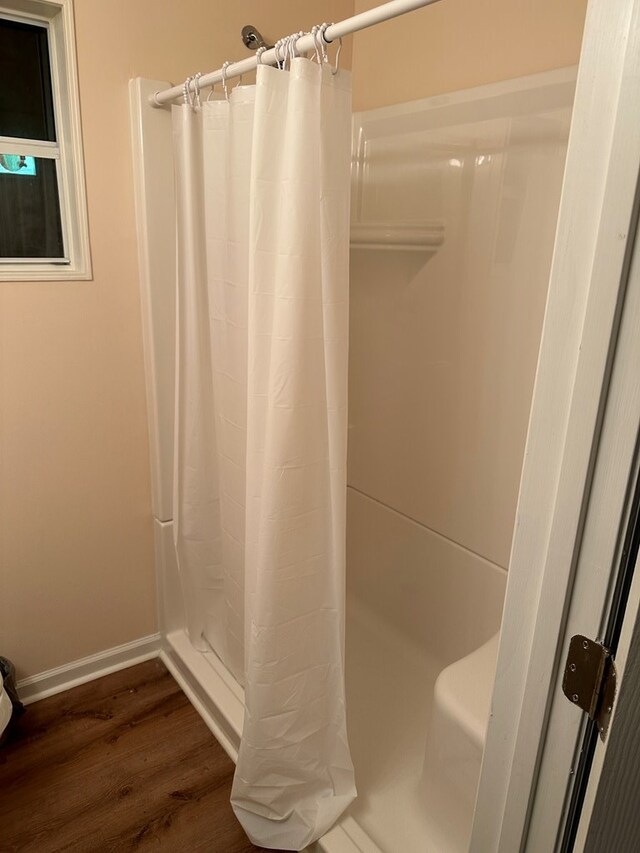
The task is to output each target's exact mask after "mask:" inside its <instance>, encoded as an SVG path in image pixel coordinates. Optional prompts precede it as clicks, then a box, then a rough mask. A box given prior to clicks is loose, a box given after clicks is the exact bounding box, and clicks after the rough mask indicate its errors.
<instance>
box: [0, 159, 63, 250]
mask: <svg viewBox="0 0 640 853" xmlns="http://www.w3.org/2000/svg"><path fill="white" fill-rule="evenodd" d="M63 257H64V245H63V242H62V223H61V220H60V204H59V201H58V180H57V177H56V161H55V160H46V159H43V158H40V157H20V156H18V155H15V154H0V258H63Z"/></svg>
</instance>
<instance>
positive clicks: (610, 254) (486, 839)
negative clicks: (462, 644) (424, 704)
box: [469, 0, 640, 853]
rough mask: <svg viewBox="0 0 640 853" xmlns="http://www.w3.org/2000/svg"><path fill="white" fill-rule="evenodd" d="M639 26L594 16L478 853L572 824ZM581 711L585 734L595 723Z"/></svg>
mask: <svg viewBox="0 0 640 853" xmlns="http://www.w3.org/2000/svg"><path fill="white" fill-rule="evenodd" d="M639 19H640V0H630V2H629V3H617V4H616V3H613V4H612V3H609V2H607V0H590V2H589V5H588V9H587V19H586V24H585V34H584V40H583V46H582V56H581V59H580V65H579V70H578V82H577V87H576V97H575V103H574V111H573V118H572V124H571V133H570V137H569V147H568V152H567V161H566V170H565V178H564V184H563V190H562V199H561V204H560V213H559V218H558V228H557V236H556V245H555V250H554V259H553V263H552V268H551V277H550V283H549V295H548V301H547V310H546V313H545V320H544V328H543V335H542V345H541V350H540V357H539V362H538V372H537V376H536V384H535V389H534V396H533V405H532V410H531V419H530V423H529V434H528V438H527V445H526V450H525V459H524V468H523V474H522V481H521V486H520V495H519V502H518V511H517V514H516V526H515V533H514V540H513V545H512V551H511V561H510V567H509V580H508V585H507V594H506V601H505V610H504V616H503V623H502V630H501V636H500V650H499V653H498V665H497V671H496V681H495V686H494V692H493V700H492V712H491V718H490V721H489V727H488V731H487V742H486V747H485V753H484V758H483V766H482V772H481V777H480V785H479V790H478V798H477V801H476V812H475V822H474V829H473V835H472V839H471V844H470V848H469V849H470V853H496V851H497V853H512V851H515V850H524V849H526V850H531V851H532V853H537V851H539V850H544V851H545V853H546V851H547V850H549V851H550V850H551V849H552V846H549V842H546V843H544V844H542V845H540V844H538V845H537V846H536V839H538V838H540V835H539V833H541V832H543V833H544V834H545V835H546V836H549V835H552V836H556V835H557V833H558V832H559V831H560V830H561V827H562V820H563V818H562V816H561V815H558V812H559V811H560V810H561V806H562V804H563V803H564V801H565V796H566V793H567V788H568V785H569V783H570V779H571V771H572V767H571V761H572V754H573V753H572V750H573V746H574V745H575V743H576V739H577V738H576V737H575V736H574V733H572V732H571V731H569V730H568V729H567V730H566V735H567V740H566V742H567V743H569V746H570V749H569V750H568V752H569V755H568V757H567V756H563V755H561V754H559V753H558V752H557V751H555V752H553V751H552V752H551V753H550V755H551V759H552V763H553V774H552V775H553V779H554V783H553V785H550V784H546V785H545V784H541V788H540V791H538V792H537V793H538V794H542V795H544V796H539V797H538V803H537V804H536V807H535V808H534V809H531V806H532V805H534V801H533V798H534V794H536V785H537V782H538V777H539V771H540V768H541V764H540V760H541V759H542V758H543V751H542V748H543V747H544V745H545V740H546V739H547V738H548V736H549V719H550V717H549V711H550V710H551V706H552V703H553V699H554V697H556V696H558V691H557V684H556V680H557V679H556V676H557V672H558V667H559V664H560V663H561V652H562V650H563V648H564V634H565V631H566V628H567V613H568V611H569V607H571V609H572V610H573V611H574V613H575V612H576V610H577V608H579V607H582V606H584V605H587V607H589V606H591V605H592V604H595V605H602V604H603V601H602V598H600V601H598V593H597V591H596V589H595V587H594V586H593V584H592V583H589V582H588V581H589V580H593V579H594V578H596V577H597V574H598V562H597V561H594V560H593V559H592V560H590V561H587V560H585V559H583V557H584V556H585V555H584V554H583V553H582V549H583V547H584V545H585V542H587V539H588V538H589V537H590V536H591V533H592V531H591V530H590V529H589V526H590V524H591V519H590V517H589V513H588V512H587V509H588V504H589V496H590V494H592V489H593V485H594V482H595V480H594V470H595V469H596V467H597V463H598V458H599V456H598V454H599V453H601V452H602V447H600V446H599V443H600V441H601V437H602V436H601V431H602V416H603V413H605V411H606V409H605V404H606V403H607V392H608V389H609V383H610V379H611V376H610V370H611V356H612V353H613V347H614V345H615V342H616V340H617V339H618V332H619V324H620V314H621V313H624V311H626V310H628V306H623V305H622V298H623V296H624V292H625V287H626V261H627V252H628V248H629V246H630V243H629V232H630V227H631V225H632V222H633V214H634V205H635V203H636V199H635V189H636V184H637V177H638V168H639V164H640V121H639V116H638V110H637V99H638V91H637V89H638V79H639V73H640V52H639V51H638V44H637V39H638V27H637V22H638V20H639ZM622 322H623V324H624V316H623V320H622ZM592 496H593V495H592ZM618 521H619V519H617V520H615V522H616V524H617V522H618ZM577 569H579V574H580V575H582V577H584V578H585V580H586V581H587V588H588V590H589V592H588V595H587V596H583V600H582V601H580V600H579V599H580V597H579V596H578V595H574V591H575V590H576V589H577V587H576V586H575V580H576V577H577V574H576V570H577ZM607 570H608V571H609V570H610V566H609V567H607ZM572 596H573V597H572ZM581 624H582V630H581V631H580V633H586V634H588V635H590V636H597V632H598V625H597V624H596V625H595V626H594V629H593V631H592V630H591V627H590V622H589V621H588V620H586V619H585V620H581ZM568 709H569V712H571V714H573V712H574V711H575V710H576V709H575V708H573V707H572V706H568ZM568 716H569V714H568V713H565V714H563V717H568ZM573 716H574V719H573V721H572V723H571V727H572V728H573V729H574V730H575V733H577V729H578V728H579V726H580V721H581V718H580V715H579V714H578V713H577V712H576V713H575V714H573ZM542 778H543V777H542V776H540V779H541V780H542ZM559 807H560V808H559ZM559 822H560V825H559ZM551 844H552V845H553V842H551ZM553 849H555V847H553Z"/></svg>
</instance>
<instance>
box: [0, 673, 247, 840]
mask: <svg viewBox="0 0 640 853" xmlns="http://www.w3.org/2000/svg"><path fill="white" fill-rule="evenodd" d="M233 769H234V765H233V762H232V761H231V760H230V759H229V758H228V756H227V755H226V753H225V752H224V750H223V749H222V747H221V746H220V745H219V744H218V742H217V741H216V740H215V739H214V737H213V735H212V734H211V733H210V731H209V729H208V728H207V727H206V726H205V724H204V722H203V721H202V720H201V718H200V717H199V715H198V714H197V712H196V711H195V710H194V709H193V708H192V706H191V705H190V703H189V700H188V699H187V697H186V696H185V695H184V693H183V692H182V691H181V690H180V688H179V687H178V685H177V684H176V682H175V681H174V680H173V678H172V677H171V675H170V674H169V673H168V672H167V670H166V669H165V667H164V666H163V664H162V663H161V662H160V661H159V660H153V661H149V662H147V663H142V664H139V665H138V666H135V667H131V668H130V669H125V670H122V671H120V672H116V673H114V674H113V675H108V676H106V677H104V678H101V679H98V680H97V681H92V682H90V683H89V684H84V685H82V686H80V687H76V688H74V689H73V690H69V691H67V692H66V693H60V694H58V695H57V696H52V697H50V698H49V699H43V700H41V701H40V702H36V703H34V704H33V705H30V706H29V707H28V708H27V712H26V713H25V714H24V716H23V717H22V718H21V719H20V721H19V723H18V726H17V729H16V731H15V733H14V734H13V735H12V737H11V739H10V741H9V743H8V744H7V745H6V746H5V747H4V748H3V749H0V851H1V853H16V851H25V853H27V851H28V853H54V851H55V853H57V851H62V850H64V851H74V853H103V851H104V853H107V851H112V853H127V851H136V853H140V852H141V853H146V851H167V853H191V851H207V853H258V851H261V850H262V848H258V847H255V846H254V845H252V844H251V843H250V842H249V840H248V839H247V837H246V835H245V834H244V832H243V830H242V828H241V826H240V824H239V823H238V822H237V821H236V818H235V816H234V814H233V811H232V810H231V806H230V804H229V793H230V790H231V779H232V776H233Z"/></svg>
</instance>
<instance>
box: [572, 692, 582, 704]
mask: <svg viewBox="0 0 640 853" xmlns="http://www.w3.org/2000/svg"><path fill="white" fill-rule="evenodd" d="M579 698H580V697H579V696H578V694H577V693H574V694H573V696H572V697H571V699H572V701H573V702H577V701H578V699H579Z"/></svg>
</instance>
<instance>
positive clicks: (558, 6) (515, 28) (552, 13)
mask: <svg viewBox="0 0 640 853" xmlns="http://www.w3.org/2000/svg"><path fill="white" fill-rule="evenodd" d="M378 5H379V0H355V10H356V12H362V11H364V10H365V9H370V8H371V7H372V6H378ZM586 6H587V3H586V0H441V2H439V3H436V4H435V5H433V6H427V7H426V8H425V9H419V10H418V11H416V12H411V13H410V14H408V15H404V16H403V17H401V18H397V19H396V20H394V21H389V22H387V23H385V24H381V25H380V26H379V27H372V28H371V29H369V30H365V31H364V32H362V33H359V34H358V35H357V36H356V38H355V39H354V53H353V69H354V76H353V103H354V109H356V110H368V109H371V108H373V107H381V106H385V105H387V104H395V103H399V102H401V101H410V100H414V99H416V98H426V97H428V96H430V95H436V94H440V93H442V92H453V91H456V90H457V89H466V88H469V87H471V86H479V85H481V84H483V83H493V82H495V81H497V80H506V79H509V78H512V77H522V76H524V75H526V74H534V73H535V72H537V71H548V70H549V69H551V68H561V67H562V66H566V65H573V64H574V63H577V61H578V57H579V53H580V44H581V41H582V28H583V24H584V15H585V10H586Z"/></svg>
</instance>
